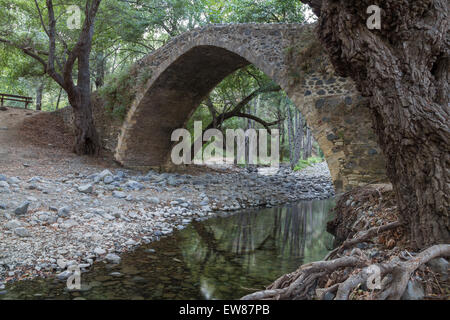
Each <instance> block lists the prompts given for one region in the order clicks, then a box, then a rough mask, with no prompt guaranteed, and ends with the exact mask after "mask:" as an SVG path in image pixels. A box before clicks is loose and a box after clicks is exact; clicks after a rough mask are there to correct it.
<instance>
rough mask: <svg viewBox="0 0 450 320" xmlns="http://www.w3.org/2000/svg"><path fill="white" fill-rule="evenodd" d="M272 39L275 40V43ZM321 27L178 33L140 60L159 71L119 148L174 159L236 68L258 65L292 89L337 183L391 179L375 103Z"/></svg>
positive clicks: (137, 157) (125, 158)
mask: <svg viewBox="0 0 450 320" xmlns="http://www.w3.org/2000/svg"><path fill="white" fill-rule="evenodd" d="M270 43H271V44H272V45H269V44H270ZM317 43H318V42H317V39H316V37H315V33H314V29H313V26H299V25H233V26H229V27H228V26H213V27H207V28H205V29H202V30H200V31H196V32H191V33H188V34H186V35H184V36H181V37H178V38H176V39H174V40H173V41H172V43H169V44H168V45H166V46H165V47H164V48H162V49H160V50H157V51H156V52H155V53H152V54H151V55H149V56H148V57H147V58H145V59H144V60H143V61H141V62H140V63H138V64H136V67H135V70H138V71H140V70H141V69H142V70H146V69H147V70H150V71H151V72H152V78H151V79H150V80H149V81H148V83H147V84H146V87H145V88H143V89H142V90H138V92H137V94H136V97H135V100H134V102H133V104H132V106H131V108H130V110H129V112H128V115H127V119H126V120H125V122H124V124H123V127H122V132H121V134H120V137H119V140H118V145H117V148H116V159H117V160H118V161H119V162H120V163H121V164H123V165H124V166H126V167H132V168H149V167H160V166H165V165H168V164H169V159H170V153H171V149H172V146H173V143H172V142H171V135H172V132H173V131H174V130H175V129H178V128H184V127H185V125H186V122H187V121H188V120H189V118H190V117H191V115H192V113H193V112H194V111H195V109H196V108H197V107H198V106H199V105H200V104H201V102H202V101H203V100H204V99H205V98H206V96H207V95H208V94H209V93H210V92H211V91H212V90H213V89H214V88H215V87H216V86H217V85H218V84H219V83H220V82H221V81H222V80H223V79H224V78H226V77H227V76H228V75H230V74H231V73H233V72H234V71H236V70H238V69H240V68H242V67H245V66H247V65H249V64H253V65H255V66H256V67H258V68H259V69H261V70H262V71H264V72H265V73H266V74H267V75H268V76H270V77H271V78H272V79H273V80H274V81H276V82H277V83H278V84H279V85H280V86H281V87H282V88H283V89H284V90H285V92H286V93H287V94H288V96H289V97H290V99H291V100H292V101H293V103H294V104H295V105H296V106H297V108H298V109H299V110H300V111H301V112H302V114H303V115H304V116H305V118H306V119H307V121H308V125H309V127H310V128H311V130H312V132H313V135H314V137H315V138H316V139H317V140H318V142H319V145H320V147H321V149H322V150H323V151H324V154H325V158H326V160H327V163H328V166H329V168H330V172H331V175H332V179H333V182H334V185H335V188H336V189H337V190H338V191H340V190H348V189H351V188H352V187H354V186H357V185H361V184H366V183H370V182H382V181H386V176H385V169H384V168H385V166H384V157H383V156H382V154H381V152H380V150H379V148H378V146H377V142H376V137H375V135H374V133H373V132H372V130H371V121H370V111H369V109H368V107H367V105H368V103H367V101H366V100H365V99H363V98H362V97H361V96H360V94H359V93H358V92H357V90H356V89H355V86H354V84H353V83H352V82H351V81H350V80H348V79H345V78H341V77H338V76H336V75H334V72H333V71H331V72H330V71H324V69H328V67H329V65H330V64H329V63H328V61H327V58H326V55H324V53H323V50H322V49H321V47H320V45H318V44H317Z"/></svg>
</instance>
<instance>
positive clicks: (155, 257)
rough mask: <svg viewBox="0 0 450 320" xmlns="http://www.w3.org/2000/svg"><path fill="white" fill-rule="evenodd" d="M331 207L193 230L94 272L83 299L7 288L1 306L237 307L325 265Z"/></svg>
mask: <svg viewBox="0 0 450 320" xmlns="http://www.w3.org/2000/svg"><path fill="white" fill-rule="evenodd" d="M333 206H334V200H320V201H303V202H300V203H296V204H292V205H288V206H286V207H282V208H270V209H259V210H248V211H243V212H240V213H237V214H232V215H230V214H227V215H224V216H220V217H217V218H212V219H209V220H206V221H202V222H194V223H192V224H190V225H189V226H188V227H187V228H185V229H184V230H181V231H177V232H176V233H175V234H174V235H173V236H170V237H167V238H164V239H161V241H158V242H154V243H152V244H150V245H144V246H142V247H140V248H138V249H137V250H136V251H134V252H130V253H127V254H124V255H122V262H121V264H120V265H105V264H103V263H97V264H95V267H94V268H93V270H92V271H90V272H88V273H85V274H83V275H82V291H81V292H68V291H67V289H66V288H65V283H62V282H58V281H54V280H42V279H41V280H34V281H26V282H20V283H17V284H15V285H14V286H12V287H8V288H7V290H8V293H7V294H6V295H0V299H2V298H25V299H42V298H47V299H48V298H50V299H74V298H85V299H237V298H240V297H242V296H244V295H246V294H248V293H250V292H253V291H255V290H260V289H263V288H264V287H265V286H267V285H269V284H270V283H271V282H273V281H274V280H275V279H276V278H278V277H279V276H281V275H282V274H285V273H289V272H292V271H294V270H296V269H297V268H298V267H299V266H300V265H302V264H304V263H308V262H311V261H315V260H320V259H322V258H323V257H324V256H325V255H326V254H327V253H328V251H329V249H330V247H331V244H332V240H333V239H332V236H331V235H330V234H328V233H327V232H326V231H325V229H326V222H327V221H329V220H330V219H331V216H330V213H329V212H330V210H331V208H332V207H333Z"/></svg>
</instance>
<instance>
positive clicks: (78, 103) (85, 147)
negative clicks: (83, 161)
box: [69, 91, 100, 155]
mask: <svg viewBox="0 0 450 320" xmlns="http://www.w3.org/2000/svg"><path fill="white" fill-rule="evenodd" d="M69 101H70V104H71V106H72V109H73V114H74V127H75V144H74V147H73V151H74V152H75V153H76V154H79V155H83V154H89V155H97V154H98V153H99V151H100V139H99V136H98V133H97V130H96V129H95V125H94V120H93V117H92V105H91V99H90V91H88V92H87V93H84V94H81V93H80V94H79V97H74V98H73V97H69Z"/></svg>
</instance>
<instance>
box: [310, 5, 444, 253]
mask: <svg viewBox="0 0 450 320" xmlns="http://www.w3.org/2000/svg"><path fill="white" fill-rule="evenodd" d="M305 2H317V1H305ZM377 2H378V3H380V1H377ZM372 4H373V1H372V0H363V1H361V0H358V1H357V0H351V1H349V0H323V1H322V6H321V7H320V9H319V10H318V9H317V8H318V7H317V6H316V7H315V12H318V13H320V18H319V30H318V32H319V37H320V39H321V41H322V43H323V44H324V46H325V48H326V49H327V51H328V53H329V55H330V58H331V61H332V63H333V65H334V66H335V68H336V71H337V72H338V73H339V74H340V75H343V76H351V77H352V78H353V79H354V80H355V82H356V85H357V86H358V89H359V90H360V91H361V92H362V94H363V95H364V96H367V97H370V108H371V111H372V115H373V124H374V129H375V131H376V133H377V135H378V138H379V144H380V146H381V148H382V150H383V152H384V154H385V156H386V158H387V159H386V160H387V174H388V176H389V178H390V180H391V182H392V184H393V186H394V190H395V192H396V195H397V200H398V205H399V210H400V214H401V218H402V219H403V221H404V222H405V223H406V226H407V230H408V231H409V236H410V243H411V246H412V247H414V248H423V247H425V246H430V245H432V244H439V243H450V232H449V230H450V222H449V220H450V219H449V211H450V210H449V209H450V199H449V197H450V165H449V164H450V128H449V118H450V109H449V96H448V92H449V91H448V74H449V51H450V49H449V37H448V36H449V32H448V31H449V29H448V23H449V21H448V0H422V1H413V0H409V1H408V0H404V1H399V0H385V1H381V4H380V7H381V8H382V14H381V30H369V29H368V27H367V25H366V21H367V19H368V18H369V14H366V10H367V8H368V7H369V6H370V5H372ZM313 5H314V4H313Z"/></svg>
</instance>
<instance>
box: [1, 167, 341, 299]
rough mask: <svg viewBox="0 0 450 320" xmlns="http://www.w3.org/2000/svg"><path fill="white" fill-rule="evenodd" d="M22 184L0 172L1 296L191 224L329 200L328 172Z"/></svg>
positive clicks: (79, 177)
mask: <svg viewBox="0 0 450 320" xmlns="http://www.w3.org/2000/svg"><path fill="white" fill-rule="evenodd" d="M88 172H92V170H86V173H82V172H77V173H73V174H68V175H64V176H61V177H57V178H43V177H39V176H35V177H32V178H30V179H25V178H21V177H11V176H6V175H2V174H0V230H1V231H0V232H1V233H0V290H2V289H3V288H4V283H5V282H8V281H15V280H21V279H26V278H30V277H35V276H49V275H53V274H56V276H57V277H58V278H60V279H65V278H67V277H69V276H70V272H68V271H65V270H66V269H67V268H68V267H69V266H71V265H78V266H79V267H80V269H81V270H82V271H87V270H88V269H89V267H90V266H91V265H92V264H93V263H94V262H95V261H99V260H105V261H107V262H108V263H117V262H118V261H120V253H121V252H125V251H128V250H132V249H133V248H134V247H135V246H138V245H139V244H141V243H148V242H151V241H155V240H158V239H159V238H160V237H161V236H165V235H169V234H170V233H172V232H173V230H174V229H176V228H178V229H181V228H184V226H185V225H187V224H189V223H190V222H191V221H192V219H206V218H207V217H210V216H213V215H214V214H215V213H217V212H223V211H234V210H240V209H245V208H250V207H263V206H266V207H270V206H276V205H281V204H283V203H287V202H293V201H299V200H309V199H325V198H329V197H331V196H333V195H334V191H333V187H332V183H331V179H330V175H329V171H328V167H327V165H326V163H321V164H317V165H314V166H312V167H309V168H307V169H305V170H303V171H301V172H292V171H290V170H289V169H287V168H281V169H280V170H278V172H277V173H276V174H274V175H266V171H265V170H261V172H259V173H257V172H249V171H248V170H245V169H240V170H237V171H235V172H233V173H204V174H201V175H198V176H193V175H181V174H170V173H162V174H159V173H156V172H153V171H150V172H148V173H147V174H145V175H136V173H135V172H131V171H130V172H128V171H125V170H112V169H111V171H110V170H104V171H102V172H97V173H95V174H90V173H88Z"/></svg>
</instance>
